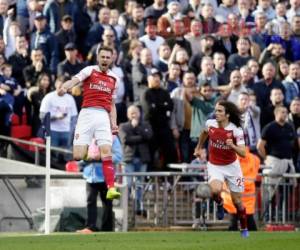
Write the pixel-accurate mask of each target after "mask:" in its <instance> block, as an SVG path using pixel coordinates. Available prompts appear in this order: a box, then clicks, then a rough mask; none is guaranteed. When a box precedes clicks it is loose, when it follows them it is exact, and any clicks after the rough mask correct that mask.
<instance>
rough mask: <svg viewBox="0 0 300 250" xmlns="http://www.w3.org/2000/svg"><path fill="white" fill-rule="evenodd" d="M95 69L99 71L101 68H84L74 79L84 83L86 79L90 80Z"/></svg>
mask: <svg viewBox="0 0 300 250" xmlns="http://www.w3.org/2000/svg"><path fill="white" fill-rule="evenodd" d="M93 69H96V70H97V69H99V67H98V66H95V65H94V66H87V67H85V68H83V69H82V70H81V71H80V72H79V73H78V74H76V75H75V76H74V77H76V78H78V79H79V81H81V82H82V81H84V80H85V79H86V78H88V77H89V76H90V75H91V73H92V71H93Z"/></svg>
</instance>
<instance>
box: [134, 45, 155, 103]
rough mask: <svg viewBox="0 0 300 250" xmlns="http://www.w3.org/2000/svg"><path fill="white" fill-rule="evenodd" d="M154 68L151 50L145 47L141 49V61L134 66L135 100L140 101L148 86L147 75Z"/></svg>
mask: <svg viewBox="0 0 300 250" xmlns="http://www.w3.org/2000/svg"><path fill="white" fill-rule="evenodd" d="M152 68H153V60H152V53H151V50H150V49H148V48H144V49H142V51H141V56H140V61H138V62H137V63H136V64H134V65H133V67H132V73H131V74H132V85H133V96H134V101H135V102H139V101H140V100H141V96H142V95H143V93H144V92H145V90H146V88H147V77H148V75H149V73H150V71H151V69H152Z"/></svg>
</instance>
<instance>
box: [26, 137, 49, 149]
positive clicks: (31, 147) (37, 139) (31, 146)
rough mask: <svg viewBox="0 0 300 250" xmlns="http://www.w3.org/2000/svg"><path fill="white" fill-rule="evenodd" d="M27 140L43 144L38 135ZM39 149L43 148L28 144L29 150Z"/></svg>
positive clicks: (43, 141)
mask: <svg viewBox="0 0 300 250" xmlns="http://www.w3.org/2000/svg"><path fill="white" fill-rule="evenodd" d="M29 141H30V142H35V143H38V144H45V140H44V139H43V138H40V137H33V138H30V140H29ZM41 150H44V148H42V147H36V146H33V145H30V146H29V151H32V152H36V151H41Z"/></svg>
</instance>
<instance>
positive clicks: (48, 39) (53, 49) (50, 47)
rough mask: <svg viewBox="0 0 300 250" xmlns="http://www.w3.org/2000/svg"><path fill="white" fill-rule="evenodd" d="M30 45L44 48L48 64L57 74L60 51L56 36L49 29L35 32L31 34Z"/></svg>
mask: <svg viewBox="0 0 300 250" xmlns="http://www.w3.org/2000/svg"><path fill="white" fill-rule="evenodd" d="M36 40H37V41H36ZM30 47H31V49H33V48H37V47H38V48H41V49H42V51H43V54H44V56H45V60H46V64H47V66H48V67H49V68H50V70H51V72H52V73H53V74H56V68H57V64H58V61H59V57H58V53H59V52H58V46H57V41H56V38H55V36H54V35H53V34H52V33H51V32H50V31H49V30H47V29H45V30H43V31H42V32H40V33H37V32H35V33H33V34H32V35H31V41H30Z"/></svg>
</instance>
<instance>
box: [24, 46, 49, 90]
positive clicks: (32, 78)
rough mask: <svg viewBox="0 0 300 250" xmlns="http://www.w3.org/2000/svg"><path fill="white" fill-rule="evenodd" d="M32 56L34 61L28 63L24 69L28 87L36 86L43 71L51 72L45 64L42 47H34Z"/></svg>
mask: <svg viewBox="0 0 300 250" xmlns="http://www.w3.org/2000/svg"><path fill="white" fill-rule="evenodd" d="M30 58H31V61H32V63H31V65H28V66H26V67H25V68H24V69H23V75H24V79H25V86H26V88H30V87H32V86H36V83H37V79H38V77H39V76H40V75H41V74H42V73H47V74H50V70H49V69H48V67H47V66H46V65H45V61H44V54H43V51H42V49H40V48H37V49H32V50H31V55H30Z"/></svg>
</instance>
